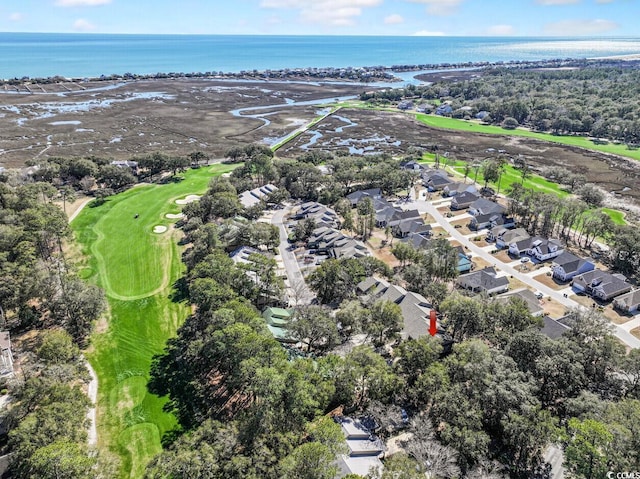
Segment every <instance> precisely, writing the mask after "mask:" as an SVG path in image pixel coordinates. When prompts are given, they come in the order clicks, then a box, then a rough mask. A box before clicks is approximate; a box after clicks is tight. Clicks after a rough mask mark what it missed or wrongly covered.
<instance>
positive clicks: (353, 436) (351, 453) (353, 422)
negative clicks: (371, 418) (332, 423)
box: [335, 416, 385, 478]
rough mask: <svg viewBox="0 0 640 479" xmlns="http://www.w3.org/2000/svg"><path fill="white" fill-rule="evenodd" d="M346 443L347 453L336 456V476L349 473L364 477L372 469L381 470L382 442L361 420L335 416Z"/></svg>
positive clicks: (383, 448)
mask: <svg viewBox="0 0 640 479" xmlns="http://www.w3.org/2000/svg"><path fill="white" fill-rule="evenodd" d="M335 420H336V422H337V423H338V424H340V427H341V429H342V433H343V434H344V437H345V441H346V443H347V451H348V452H347V453H346V454H340V455H339V456H338V458H337V465H338V475H337V478H342V477H345V476H347V475H349V474H356V475H359V476H362V477H366V476H367V475H368V474H369V473H370V472H372V471H376V470H377V471H382V470H383V469H384V465H383V464H382V462H381V461H380V456H382V455H383V453H384V451H385V447H384V444H383V443H382V441H381V440H380V439H378V438H377V437H375V436H374V435H373V431H371V430H369V429H368V428H367V427H366V426H365V425H364V424H363V423H362V422H361V421H359V420H357V419H352V418H348V417H343V416H340V417H336V418H335Z"/></svg>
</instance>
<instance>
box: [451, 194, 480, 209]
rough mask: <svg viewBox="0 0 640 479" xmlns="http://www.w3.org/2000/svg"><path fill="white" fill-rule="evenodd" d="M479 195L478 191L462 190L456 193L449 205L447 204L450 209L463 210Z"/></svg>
mask: <svg viewBox="0 0 640 479" xmlns="http://www.w3.org/2000/svg"><path fill="white" fill-rule="evenodd" d="M478 198H480V195H479V194H478V193H474V192H471V191H463V192H462V193H458V194H457V195H455V196H454V197H453V199H452V200H451V205H450V206H449V207H450V208H451V209H452V210H464V209H465V208H468V207H469V206H471V205H472V204H473V203H474V202H475V201H476V200H477V199H478Z"/></svg>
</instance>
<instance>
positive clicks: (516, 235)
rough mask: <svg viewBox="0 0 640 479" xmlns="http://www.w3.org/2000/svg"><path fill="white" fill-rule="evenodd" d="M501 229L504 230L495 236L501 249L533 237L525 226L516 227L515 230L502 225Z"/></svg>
mask: <svg viewBox="0 0 640 479" xmlns="http://www.w3.org/2000/svg"><path fill="white" fill-rule="evenodd" d="M501 229H502V230H503V231H502V232H501V233H499V234H498V235H497V236H496V238H495V240H496V247H498V248H500V249H502V248H508V247H509V245H511V244H512V243H513V244H516V245H517V244H518V243H520V242H521V241H527V240H529V238H531V236H530V235H529V233H527V230H525V229H524V228H515V229H513V230H508V229H506V228H504V227H501ZM519 254H520V253H518V255H519Z"/></svg>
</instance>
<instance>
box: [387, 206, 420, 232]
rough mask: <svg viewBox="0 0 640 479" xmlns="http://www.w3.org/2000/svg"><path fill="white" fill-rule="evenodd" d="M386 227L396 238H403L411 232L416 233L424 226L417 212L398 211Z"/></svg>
mask: <svg viewBox="0 0 640 479" xmlns="http://www.w3.org/2000/svg"><path fill="white" fill-rule="evenodd" d="M387 225H388V226H390V227H391V231H392V232H393V234H394V236H396V237H398V238H405V237H406V236H408V235H409V233H411V232H412V231H418V230H420V229H422V228H423V227H424V226H425V224H424V220H423V219H422V216H420V212H419V211H418V210H409V211H398V212H397V214H395V215H394V216H392V218H391V220H390V221H389V222H388V223H387Z"/></svg>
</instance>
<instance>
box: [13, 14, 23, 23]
mask: <svg viewBox="0 0 640 479" xmlns="http://www.w3.org/2000/svg"><path fill="white" fill-rule="evenodd" d="M23 18H24V15H23V14H22V13H20V12H14V13H12V14H11V15H9V20H11V21H12V22H19V21H20V20H22V19H23Z"/></svg>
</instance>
